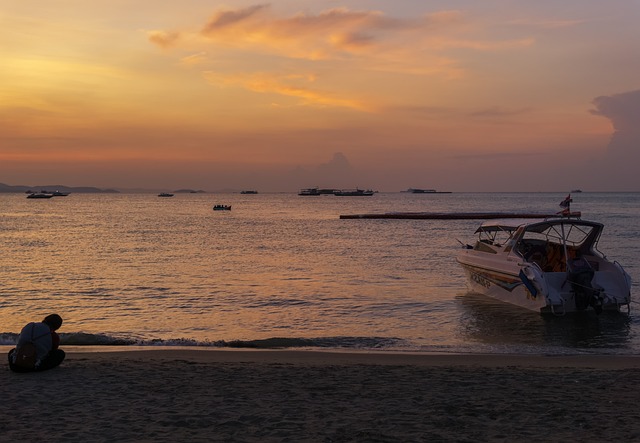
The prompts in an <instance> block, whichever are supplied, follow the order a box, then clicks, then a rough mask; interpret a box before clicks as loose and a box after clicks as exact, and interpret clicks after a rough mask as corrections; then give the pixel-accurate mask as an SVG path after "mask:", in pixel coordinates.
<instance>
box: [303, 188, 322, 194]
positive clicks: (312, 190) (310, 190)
mask: <svg viewBox="0 0 640 443" xmlns="http://www.w3.org/2000/svg"><path fill="white" fill-rule="evenodd" d="M298 195H305V196H307V195H320V190H319V189H318V188H305V189H300V192H298Z"/></svg>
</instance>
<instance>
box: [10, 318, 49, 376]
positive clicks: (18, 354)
mask: <svg viewBox="0 0 640 443" xmlns="http://www.w3.org/2000/svg"><path fill="white" fill-rule="evenodd" d="M35 327H36V325H35V323H33V324H32V325H31V340H29V341H27V342H24V343H23V344H21V345H20V346H18V347H16V351H15V354H14V358H15V361H14V364H15V365H16V366H18V367H20V368H23V369H35V367H36V363H37V362H38V352H37V349H36V345H35V344H34V343H33V342H34V341H36V340H37V339H39V338H42V337H44V336H45V335H49V333H46V334H43V335H40V336H38V337H35V338H34V337H33V331H34V329H35Z"/></svg>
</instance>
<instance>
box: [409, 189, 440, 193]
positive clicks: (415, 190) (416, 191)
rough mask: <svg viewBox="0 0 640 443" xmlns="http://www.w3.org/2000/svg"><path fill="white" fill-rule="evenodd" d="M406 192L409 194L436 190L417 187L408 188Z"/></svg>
mask: <svg viewBox="0 0 640 443" xmlns="http://www.w3.org/2000/svg"><path fill="white" fill-rule="evenodd" d="M407 192H409V193H411V194H433V193H435V192H436V190H435V189H419V188H409V189H407Z"/></svg>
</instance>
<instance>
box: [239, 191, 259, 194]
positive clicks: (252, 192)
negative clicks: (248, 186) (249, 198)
mask: <svg viewBox="0 0 640 443" xmlns="http://www.w3.org/2000/svg"><path fill="white" fill-rule="evenodd" d="M257 193H258V191H241V192H240V194H257Z"/></svg>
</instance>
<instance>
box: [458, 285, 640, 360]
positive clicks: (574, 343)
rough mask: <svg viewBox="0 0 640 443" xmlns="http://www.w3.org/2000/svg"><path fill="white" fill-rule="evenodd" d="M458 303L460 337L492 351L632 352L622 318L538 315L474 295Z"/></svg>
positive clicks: (626, 322) (628, 319)
mask: <svg viewBox="0 0 640 443" xmlns="http://www.w3.org/2000/svg"><path fill="white" fill-rule="evenodd" d="M457 302H458V304H459V308H460V310H461V313H460V314H461V315H460V331H459V332H460V335H461V336H462V337H463V338H464V339H466V340H473V341H476V342H479V343H482V344H484V345H488V346H489V347H491V348H492V349H494V350H500V349H502V348H508V349H509V351H514V348H516V349H515V351H516V352H517V351H518V348H521V349H520V352H526V351H527V350H531V348H533V350H535V351H537V352H540V351H542V352H550V353H554V352H559V353H564V352H590V351H591V352H599V353H600V352H605V351H606V352H613V353H615V352H621V351H623V350H628V349H629V348H632V343H631V341H632V340H631V336H632V334H631V324H632V320H631V317H630V316H629V315H628V314H626V313H624V314H623V313H618V312H605V313H602V314H601V315H596V314H595V313H594V312H585V313H576V314H567V315H565V316H562V317H558V316H553V315H539V314H536V313H533V312H530V311H527V310H525V309H521V308H519V307H516V306H511V305H509V304H506V303H502V302H499V301H496V300H492V299H490V298H488V297H485V296H483V295H480V294H476V293H466V294H464V295H461V296H458V297H457Z"/></svg>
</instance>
